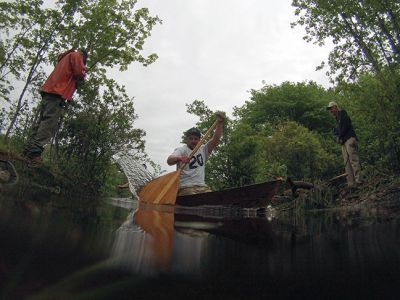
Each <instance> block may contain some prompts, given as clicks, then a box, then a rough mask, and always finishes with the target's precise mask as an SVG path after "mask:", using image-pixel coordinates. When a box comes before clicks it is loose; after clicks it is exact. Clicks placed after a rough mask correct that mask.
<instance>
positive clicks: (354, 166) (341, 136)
mask: <svg viewBox="0 0 400 300" xmlns="http://www.w3.org/2000/svg"><path fill="white" fill-rule="evenodd" d="M326 109H327V110H328V111H329V112H330V113H331V114H332V115H333V116H334V117H335V119H336V129H335V138H336V143H338V144H340V145H342V155H343V160H344V164H345V170H346V174H347V185H348V187H350V188H354V187H356V186H357V185H360V184H361V183H362V181H361V166H360V159H359V157H358V149H357V148H358V143H357V141H358V139H357V135H356V133H355V131H354V128H353V125H352V123H351V119H350V117H349V115H348V114H347V112H346V111H345V110H343V109H340V108H339V105H338V104H337V103H336V102H334V101H332V102H329V104H328V106H327V107H326Z"/></svg>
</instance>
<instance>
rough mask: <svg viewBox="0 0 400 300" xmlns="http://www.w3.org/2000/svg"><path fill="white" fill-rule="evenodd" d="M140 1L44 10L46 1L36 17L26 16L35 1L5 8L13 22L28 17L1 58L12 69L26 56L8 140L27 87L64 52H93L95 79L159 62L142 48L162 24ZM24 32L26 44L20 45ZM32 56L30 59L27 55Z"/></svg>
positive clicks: (72, 2)
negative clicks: (116, 69) (109, 71)
mask: <svg viewBox="0 0 400 300" xmlns="http://www.w3.org/2000/svg"><path fill="white" fill-rule="evenodd" d="M136 2H137V1H135V0H121V1H117V0H95V1H88V0H86V1H76V0H63V1H59V2H58V3H57V6H56V7H55V8H47V9H44V8H42V7H41V4H42V1H36V2H35V3H36V7H35V11H34V12H35V13H32V14H28V15H26V13H25V10H26V7H29V5H31V1H26V0H18V1H17V2H16V4H8V5H4V10H5V14H6V13H11V14H12V16H13V18H15V19H18V18H20V17H21V16H25V17H26V18H27V19H28V21H27V23H28V25H26V26H25V27H24V28H22V29H21V28H17V29H19V30H20V32H19V33H18V34H16V35H15V36H13V37H12V38H10V40H9V42H8V47H6V48H7V49H8V50H9V51H8V53H10V55H9V56H10V59H8V60H7V59H4V60H3V62H4V64H5V66H7V67H8V68H9V69H12V70H14V69H15V64H16V63H15V61H18V62H20V60H17V59H16V58H17V57H24V61H23V62H21V63H22V68H20V71H19V72H20V73H19V74H18V76H16V79H19V78H22V79H23V80H24V86H23V88H22V90H21V93H20V96H19V97H18V100H17V101H16V102H15V103H14V114H13V116H12V118H11V121H10V124H9V126H8V129H7V133H6V137H8V136H9V135H10V134H11V131H12V129H13V127H14V125H15V123H16V121H17V118H18V116H19V114H20V110H21V106H22V103H23V99H24V97H25V93H26V91H27V90H28V88H29V86H30V85H32V84H34V85H35V86H36V88H38V87H39V85H40V84H41V83H42V82H43V80H40V83H39V80H37V81H35V80H34V79H36V78H40V79H43V72H39V70H40V67H42V66H45V65H46V64H47V63H48V62H50V61H51V62H54V61H55V60H56V59H55V58H56V57H57V56H58V54H59V53H60V51H62V50H66V49H69V48H85V49H86V50H87V51H88V52H89V54H90V60H89V63H88V73H89V74H90V76H92V77H102V78H106V77H107V76H106V70H107V69H106V68H111V67H115V66H118V67H119V69H120V70H121V71H123V70H126V69H127V67H128V65H129V64H131V63H132V62H134V61H138V62H140V63H142V64H143V65H148V64H151V63H152V62H154V61H155V60H156V58H157V55H156V54H150V55H148V56H147V57H144V56H143V55H142V54H141V50H142V49H143V45H144V42H145V40H146V38H147V37H149V36H150V32H151V30H152V28H153V26H154V25H156V24H157V23H160V22H161V21H160V19H159V18H158V17H151V16H150V15H149V11H148V9H146V8H140V9H138V10H135V9H134V8H135V4H136ZM10 24H11V23H10V22H9V23H7V22H5V21H4V22H2V23H1V24H0V25H1V27H0V28H1V29H2V30H5V31H7V30H8V31H9V30H10V28H12V27H11V25H10ZM23 30H25V31H26V34H25V33H24V31H23ZM22 34H23V36H24V37H25V40H24V41H25V43H19V40H20V39H21V38H20V36H21V35H22ZM13 45H18V47H17V48H16V50H15V51H12V49H13ZM3 48H4V47H3ZM14 48H15V47H14ZM10 49H11V50H10ZM3 52H4V51H3ZM28 52H29V55H24V54H25V53H28ZM12 58H14V59H12ZM14 76H15V75H14Z"/></svg>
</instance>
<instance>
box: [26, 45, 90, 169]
mask: <svg viewBox="0 0 400 300" xmlns="http://www.w3.org/2000/svg"><path fill="white" fill-rule="evenodd" d="M86 59H87V53H86V51H84V50H79V51H75V50H74V49H71V50H68V51H66V52H64V53H62V54H61V55H59V57H58V62H57V65H56V66H55V68H54V70H53V72H52V73H51V74H50V76H49V77H48V78H47V80H46V82H45V83H44V85H43V86H42V87H41V89H40V94H41V95H42V101H41V103H40V104H39V105H40V108H39V109H40V115H39V118H38V120H37V122H36V123H35V124H34V125H33V127H32V132H31V135H30V137H29V139H28V142H27V143H26V145H25V149H24V156H25V157H26V158H27V159H28V160H30V165H31V166H37V165H40V164H41V163H42V158H41V155H42V152H43V150H44V146H45V145H46V144H47V143H49V141H50V140H51V138H52V137H53V136H54V134H55V132H56V130H57V127H58V122H59V119H60V116H61V112H62V109H63V107H64V104H65V101H71V100H72V95H73V94H74V92H75V90H76V85H77V82H78V81H82V80H84V79H85V76H86Z"/></svg>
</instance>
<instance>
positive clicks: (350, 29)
mask: <svg viewBox="0 0 400 300" xmlns="http://www.w3.org/2000/svg"><path fill="white" fill-rule="evenodd" d="M292 6H294V7H295V8H296V10H295V14H296V16H298V19H297V21H295V22H293V23H292V26H298V25H300V26H304V27H305V30H306V36H305V37H304V39H305V40H306V41H308V42H311V41H314V42H315V43H317V44H319V45H322V44H324V43H325V41H326V40H327V39H330V40H332V42H333V44H334V45H335V46H334V49H333V50H332V52H331V53H330V55H329V59H328V64H329V67H330V71H329V72H328V75H330V76H331V77H332V78H333V77H334V76H336V80H337V81H341V80H348V79H351V80H354V79H356V78H357V77H358V76H359V75H360V74H361V73H362V72H363V71H367V70H372V71H374V72H375V73H377V74H380V72H381V70H382V67H384V66H386V67H389V69H390V70H391V71H394V70H396V69H398V66H399V62H400V3H399V2H398V1H388V0H364V1H361V0H293V1H292ZM322 66H323V65H322ZM379 76H382V74H380V75H379ZM382 79H383V80H385V79H384V78H382Z"/></svg>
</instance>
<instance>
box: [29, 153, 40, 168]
mask: <svg viewBox="0 0 400 300" xmlns="http://www.w3.org/2000/svg"><path fill="white" fill-rule="evenodd" d="M41 165H43V160H42V157H41V156H35V157H31V158H29V159H28V167H30V168H38V167H40V166H41Z"/></svg>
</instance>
